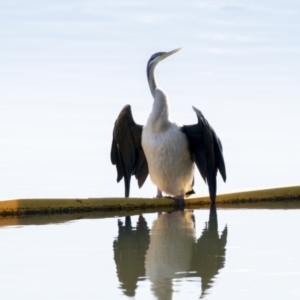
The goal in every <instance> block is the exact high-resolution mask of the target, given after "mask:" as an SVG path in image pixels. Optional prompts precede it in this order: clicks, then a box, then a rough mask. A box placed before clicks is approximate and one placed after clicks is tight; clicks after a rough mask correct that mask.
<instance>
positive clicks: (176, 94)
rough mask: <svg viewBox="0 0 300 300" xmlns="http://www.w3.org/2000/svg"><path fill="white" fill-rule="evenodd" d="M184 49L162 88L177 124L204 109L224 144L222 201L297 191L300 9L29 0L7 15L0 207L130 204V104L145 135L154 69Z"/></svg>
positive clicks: (0, 46) (7, 7)
mask: <svg viewBox="0 0 300 300" xmlns="http://www.w3.org/2000/svg"><path fill="white" fill-rule="evenodd" d="M178 47H183V49H182V51H180V52H179V53H177V54H176V55H174V56H172V57H170V58H168V59H167V60H165V61H164V62H162V63H161V64H160V65H159V66H158V68H157V72H156V75H157V81H158V83H159V85H160V86H161V87H162V88H163V89H164V90H165V91H166V92H167V93H168V95H169V99H170V103H171V113H172V117H173V119H174V120H176V121H178V122H180V123H182V124H193V123H195V122H196V116H195V113H194V112H193V110H192V108H191V106H192V105H195V106H197V107H198V108H199V109H201V111H202V112H203V113H204V115H205V116H206V118H207V119H208V120H209V122H210V124H211V125H212V126H213V127H214V129H215V130H216V132H217V134H218V135H219V137H220V138H221V140H222V143H223V147H224V156H225V161H226V167H227V174H228V182H227V183H226V184H223V183H222V182H221V180H220V177H219V181H218V183H219V188H218V191H219V192H227V191H234V190H241V189H255V188H264V187H275V186H284V185H296V184H299V168H300V159H299V153H300V137H299V128H300V121H299V113H300V104H299V102H300V101H299V100H300V84H299V81H300V59H299V56H300V3H299V1H298V0H295V1H292V0H288V1H256V0H254V1H222V0H220V1H191V0H187V1H184V2H183V1H161V0H159V1H158V0H155V1H147V2H146V1H143V2H141V1H138V0H133V1H113V0H109V1H76V0H73V1H66V0H64V1H56V0H53V1H43V2H41V1H30V0H29V1H20V0H19V1H1V2H0V199H5V198H14V197H103V196H123V194H124V187H123V182H122V183H120V184H117V183H116V170H115V167H114V166H112V165H111V163H110V156H109V155H110V146H111V137H112V129H113V125H114V121H115V119H116V117H117V115H118V113H119V112H120V110H121V109H122V107H123V106H124V105H125V104H128V103H130V104H131V105H132V110H133V114H134V117H135V120H136V121H137V122H138V123H140V124H144V123H145V121H146V118H147V116H148V114H149V111H150V109H151V106H152V98H151V94H150V91H149V88H148V85H147V80H146V64H147V61H148V59H149V58H150V56H151V55H152V54H153V53H155V52H158V51H170V50H173V49H175V48H178ZM195 189H196V191H197V192H198V193H201V194H207V187H206V186H205V185H204V183H203V181H202V179H201V178H200V176H199V175H198V174H197V177H196V187H195ZM155 193H156V189H155V188H154V186H153V185H152V183H151V182H150V180H149V179H148V180H147V182H146V184H145V186H144V187H143V188H142V189H141V190H138V188H137V185H136V182H135V181H134V180H133V181H132V190H131V196H143V197H148V196H154V195H155Z"/></svg>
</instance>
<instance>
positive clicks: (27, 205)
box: [0, 186, 300, 216]
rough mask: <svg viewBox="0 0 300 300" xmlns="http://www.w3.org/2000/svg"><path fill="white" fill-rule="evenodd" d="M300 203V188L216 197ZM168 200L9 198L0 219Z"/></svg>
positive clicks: (197, 201)
mask: <svg viewBox="0 0 300 300" xmlns="http://www.w3.org/2000/svg"><path fill="white" fill-rule="evenodd" d="M287 200H290V201H291V200H300V186H292V187H281V188H273V189H264V190H256V191H246V192H236V193H228V194H222V195H218V196H217V200H216V203H217V205H218V206H219V205H229V204H231V205H232V204H235V205H236V204H242V203H262V202H279V201H287ZM209 204H210V199H209V197H199V196H191V197H189V198H187V199H186V200H185V206H186V207H194V206H199V205H209ZM174 206H175V203H174V200H172V199H168V198H162V199H156V198H84V199H83V198H81V199H79V198H73V199H65V198H60V199H59V198H58V199H13V200H3V201H0V216H9V215H17V216H20V215H33V214H70V213H72V214H74V213H88V212H96V211H98V212H103V213H106V214H107V213H108V212H113V214H114V215H116V212H123V213H127V214H128V213H129V212H130V211H132V212H133V211H136V210H139V211H140V212H141V213H142V212H147V211H149V210H151V211H152V212H153V211H157V210H158V208H162V207H164V208H166V207H174Z"/></svg>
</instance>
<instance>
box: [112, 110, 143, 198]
mask: <svg viewBox="0 0 300 300" xmlns="http://www.w3.org/2000/svg"><path fill="white" fill-rule="evenodd" d="M142 130H143V127H142V126H141V125H138V124H136V123H135V121H134V119H133V117H132V112H131V107H130V105H126V106H125V107H124V108H123V109H122V110H121V112H120V114H119V116H118V118H117V120H116V122H115V126H114V130H113V141H112V146H111V154H110V155H111V162H112V164H113V165H116V169H117V182H119V181H120V180H121V179H122V178H123V177H124V183H125V197H129V194H130V180H131V176H132V175H135V177H136V179H137V180H138V185H139V187H142V185H143V184H144V182H145V180H146V178H147V176H148V164H147V160H146V157H145V154H144V151H143V148H142V144H141V140H142Z"/></svg>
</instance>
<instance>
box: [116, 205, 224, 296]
mask: <svg viewBox="0 0 300 300" xmlns="http://www.w3.org/2000/svg"><path fill="white" fill-rule="evenodd" d="M118 225H119V235H118V238H117V239H116V241H114V245H113V246H114V258H115V262H116V267H117V274H118V278H119V281H120V283H121V288H122V289H123V291H124V294H126V295H127V296H134V295H135V291H136V288H137V282H138V280H143V279H144V277H145V276H147V277H148V278H149V280H150V281H151V284H152V285H151V289H152V292H153V294H154V295H155V296H156V298H157V299H172V294H173V279H176V278H186V277H200V278H201V285H202V288H201V297H203V296H204V295H205V294H206V293H207V290H208V289H209V288H211V287H212V285H213V278H214V277H215V276H216V275H217V274H218V272H219V270H220V269H222V268H223V267H224V264H225V252H226V250H225V246H226V242H227V227H226V226H225V228H224V229H223V231H222V233H221V236H220V237H219V233H218V220H217V211H216V207H215V205H212V206H211V208H210V213H209V221H208V222H207V223H206V225H205V227H204V229H203V231H202V234H201V236H200V237H199V238H198V239H196V233H195V219H194V214H193V212H191V211H188V210H186V211H174V212H172V213H160V214H159V215H158V218H157V220H155V221H154V222H153V226H152V229H151V236H150V235H149V229H148V227H147V223H146V220H145V219H144V218H143V217H142V216H140V217H139V219H138V222H137V226H136V228H134V227H132V225H131V220H130V217H126V219H125V224H123V223H122V222H121V221H118Z"/></svg>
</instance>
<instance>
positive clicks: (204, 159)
mask: <svg viewBox="0 0 300 300" xmlns="http://www.w3.org/2000/svg"><path fill="white" fill-rule="evenodd" d="M193 109H194V111H195V112H196V114H197V118H198V124H195V125H189V126H183V127H182V131H183V132H184V133H185V134H186V136H187V139H188V142H189V147H190V151H191V155H192V159H193V161H194V162H195V163H196V165H197V167H198V170H199V171H200V174H201V176H202V178H203V179H204V181H205V182H207V183H208V188H209V195H210V199H211V201H212V202H215V199H216V192H217V180H216V176H217V171H218V170H219V171H220V174H221V176H222V178H223V180H224V181H226V168H225V162H224V158H223V149H222V144H221V141H220V139H219V138H218V136H217V135H216V133H215V131H214V130H213V128H212V127H211V126H210V125H209V123H208V122H207V120H206V119H205V118H204V116H203V114H202V113H201V111H200V110H198V109H197V108H195V107H193Z"/></svg>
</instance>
